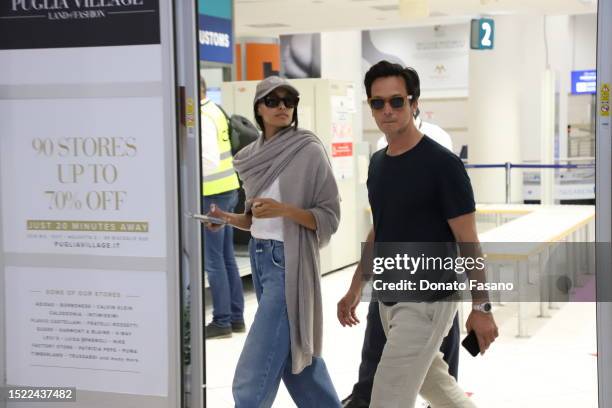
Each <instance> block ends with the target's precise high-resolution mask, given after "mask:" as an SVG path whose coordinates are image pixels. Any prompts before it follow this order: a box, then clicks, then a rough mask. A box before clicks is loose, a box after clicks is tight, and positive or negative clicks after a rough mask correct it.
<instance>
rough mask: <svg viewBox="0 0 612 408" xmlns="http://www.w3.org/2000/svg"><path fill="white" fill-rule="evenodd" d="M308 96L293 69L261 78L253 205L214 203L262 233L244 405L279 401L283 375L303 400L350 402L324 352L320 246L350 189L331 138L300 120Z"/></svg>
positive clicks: (237, 385)
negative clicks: (239, 210) (339, 172)
mask: <svg viewBox="0 0 612 408" xmlns="http://www.w3.org/2000/svg"><path fill="white" fill-rule="evenodd" d="M298 102H299V93H298V91H297V89H295V88H294V87H293V86H292V85H291V84H289V82H288V81H286V80H285V79H282V78H279V77H276V76H273V77H269V78H266V79H265V80H263V81H261V82H260V83H259V84H258V85H257V89H256V94H255V99H254V102H253V107H254V113H255V119H256V121H257V123H258V125H259V127H260V128H261V129H262V131H263V134H262V135H261V136H260V138H259V139H258V140H257V141H255V142H253V143H251V144H250V145H248V146H247V147H245V148H244V149H242V150H241V151H240V152H239V153H238V154H237V155H236V156H235V158H234V167H235V169H236V171H237V172H238V175H239V177H240V179H241V180H242V182H243V186H244V190H245V193H246V198H247V201H246V204H245V212H244V214H233V213H227V212H224V211H221V210H220V209H218V208H215V207H213V208H211V211H210V215H212V216H215V217H219V218H223V219H225V220H226V221H227V222H228V223H229V224H230V225H233V226H234V227H237V228H240V229H243V230H250V231H251V236H252V238H251V241H250V243H249V254H250V258H251V270H252V277H253V283H254V286H255V292H256V296H257V300H258V308H257V312H256V314H255V320H254V322H253V325H252V326H251V329H250V330H249V334H248V336H247V339H246V342H245V345H244V348H243V350H242V353H241V355H240V359H239V361H238V366H237V367H236V373H235V375H234V383H233V395H234V401H235V404H236V407H237V408H264V407H270V406H271V405H272V403H273V401H274V398H275V396H276V393H277V391H278V386H279V384H280V381H281V379H282V380H283V382H284V383H285V386H286V387H287V390H288V391H289V393H290V394H291V397H292V398H293V401H294V402H295V403H296V405H297V406H298V407H300V408H305V407H313V408H327V407H330V408H331V407H333V408H337V407H340V406H341V405H340V401H339V399H338V395H337V394H336V391H335V389H334V386H333V384H332V382H331V379H330V377H329V373H328V372H327V368H326V366H325V362H324V361H323V359H322V358H321V357H320V356H321V345H322V344H321V343H322V337H323V336H322V334H323V333H322V330H323V314H322V306H321V287H320V283H321V282H320V266H319V248H320V247H322V246H324V245H326V244H327V243H328V242H329V240H330V238H331V236H332V234H333V233H335V232H336V230H337V228H338V223H339V220H340V198H339V194H338V187H337V185H336V181H335V179H334V175H333V173H332V170H331V166H330V163H329V160H328V158H327V155H326V153H325V149H324V147H323V145H322V144H321V142H320V141H319V139H318V138H317V137H316V136H315V135H314V134H313V133H311V132H309V131H307V130H304V129H300V128H298V127H297V125H298V114H297V105H298ZM212 228H215V226H213V227H212Z"/></svg>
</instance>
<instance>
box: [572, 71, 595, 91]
mask: <svg viewBox="0 0 612 408" xmlns="http://www.w3.org/2000/svg"><path fill="white" fill-rule="evenodd" d="M596 93H597V75H596V72H595V70H594V69H591V70H587V71H572V94H574V95H579V94H596Z"/></svg>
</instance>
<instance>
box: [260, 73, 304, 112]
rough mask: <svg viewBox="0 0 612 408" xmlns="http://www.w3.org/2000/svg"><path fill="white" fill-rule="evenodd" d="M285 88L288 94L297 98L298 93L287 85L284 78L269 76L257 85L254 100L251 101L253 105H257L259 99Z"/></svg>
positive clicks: (291, 86) (287, 82)
mask: <svg viewBox="0 0 612 408" xmlns="http://www.w3.org/2000/svg"><path fill="white" fill-rule="evenodd" d="M278 88H285V89H287V90H288V91H289V92H291V93H293V94H295V95H296V96H299V95H300V93H299V92H298V90H297V89H295V87H294V86H293V85H291V84H290V83H289V81H287V80H286V79H285V78H281V77H278V76H269V77H267V78H266V79H264V80H263V81H261V82H260V83H258V84H257V88H255V99H254V100H253V105H255V104H256V103H257V101H259V100H260V99H261V98H263V97H265V96H266V95H268V94H269V93H270V92H272V91H273V90H275V89H278Z"/></svg>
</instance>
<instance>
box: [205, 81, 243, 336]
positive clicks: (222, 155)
mask: <svg viewBox="0 0 612 408" xmlns="http://www.w3.org/2000/svg"><path fill="white" fill-rule="evenodd" d="M200 98H201V106H200V113H201V115H200V117H201V129H202V139H201V141H202V143H201V148H202V175H203V182H202V191H203V197H202V211H203V212H204V213H206V212H208V211H209V210H210V208H211V206H217V207H219V208H220V209H222V210H223V211H227V212H233V211H234V207H236V204H237V203H238V188H239V184H238V176H237V175H236V172H235V171H234V165H233V158H232V153H231V144H230V139H229V125H228V119H227V117H226V115H225V113H224V112H223V111H222V110H221V109H220V108H219V107H218V106H217V105H216V104H215V103H214V102H213V101H211V100H209V99H207V98H206V83H205V82H204V79H203V78H202V79H201V80H200ZM203 237H204V269H205V270H206V272H207V273H208V282H209V283H210V290H211V294H212V298H213V320H212V322H211V323H209V324H208V325H207V326H206V338H207V339H210V338H224V337H231V336H232V332H244V331H245V325H244V317H243V313H244V295H243V292H242V281H241V279H240V274H239V272H238V266H237V265H236V258H235V256H234V243H233V238H234V234H233V229H232V227H229V226H224V227H221V228H220V229H218V230H216V231H211V230H209V229H208V228H203Z"/></svg>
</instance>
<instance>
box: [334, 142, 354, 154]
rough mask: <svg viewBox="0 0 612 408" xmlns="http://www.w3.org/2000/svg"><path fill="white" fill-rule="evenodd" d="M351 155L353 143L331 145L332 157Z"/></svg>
mask: <svg viewBox="0 0 612 408" xmlns="http://www.w3.org/2000/svg"><path fill="white" fill-rule="evenodd" d="M352 155H353V143H350V142H345V143H332V157H351V156H352Z"/></svg>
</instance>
